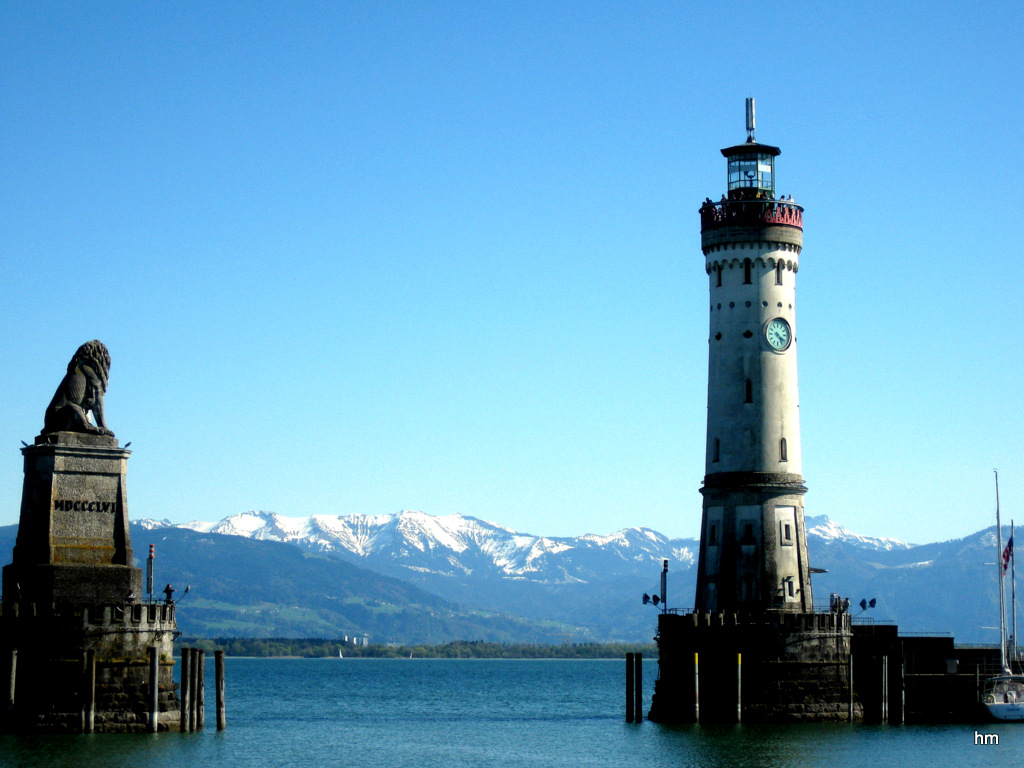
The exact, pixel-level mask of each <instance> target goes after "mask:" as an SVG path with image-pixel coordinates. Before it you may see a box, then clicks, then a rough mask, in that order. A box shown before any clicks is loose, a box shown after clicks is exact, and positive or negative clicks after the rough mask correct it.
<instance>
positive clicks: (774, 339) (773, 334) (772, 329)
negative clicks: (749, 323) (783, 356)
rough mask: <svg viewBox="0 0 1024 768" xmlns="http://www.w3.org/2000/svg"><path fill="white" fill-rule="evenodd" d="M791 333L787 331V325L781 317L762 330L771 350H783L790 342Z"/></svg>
mask: <svg viewBox="0 0 1024 768" xmlns="http://www.w3.org/2000/svg"><path fill="white" fill-rule="evenodd" d="M792 335H793V334H792V332H791V331H790V330H789V323H787V322H786V321H785V320H783V319H782V318H781V317H776V318H775V319H774V320H772V321H771V322H769V323H768V325H767V326H766V327H765V329H764V336H765V338H766V339H767V340H768V344H769V345H770V346H771V348H772V349H778V350H783V349H785V348H786V347H788V346H789V342H790V341H791V340H792Z"/></svg>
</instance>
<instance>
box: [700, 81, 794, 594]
mask: <svg viewBox="0 0 1024 768" xmlns="http://www.w3.org/2000/svg"><path fill="white" fill-rule="evenodd" d="M722 154H723V155H724V156H725V158H726V164H727V172H728V173H727V182H728V188H727V191H726V194H724V195H722V198H721V200H720V201H718V202H713V201H712V200H711V199H710V198H708V199H707V200H706V201H705V203H704V205H703V206H702V207H701V209H700V219H701V247H702V250H703V252H704V257H705V269H706V270H707V274H708V277H709V285H710V335H709V338H708V345H709V351H708V423H707V456H706V463H705V475H704V484H703V487H702V488H701V494H702V495H703V497H704V503H703V520H702V523H701V542H700V562H699V570H698V576H697V594H696V599H695V608H696V610H697V611H706V612H721V611H740V612H745V613H746V612H757V611H761V610H782V611H795V612H809V611H812V610H813V607H812V599H811V584H810V579H809V578H808V565H807V543H806V538H805V531H804V503H803V497H804V493H806V491H807V488H806V487H805V486H804V482H803V474H802V468H801V462H800V401H799V396H798V388H797V322H796V275H797V271H798V269H799V266H800V251H801V248H802V246H803V209H802V208H801V207H800V206H798V205H796V204H794V203H793V202H792V196H790V197H788V198H785V199H784V198H782V197H780V196H779V195H778V194H777V192H776V187H775V159H776V158H777V157H778V156H779V154H780V150H779V148H778V147H772V146H769V145H767V144H759V143H757V141H756V140H755V138H754V100H753V99H747V140H746V142H744V143H743V144H738V145H736V146H732V147H728V148H726V149H723V150H722Z"/></svg>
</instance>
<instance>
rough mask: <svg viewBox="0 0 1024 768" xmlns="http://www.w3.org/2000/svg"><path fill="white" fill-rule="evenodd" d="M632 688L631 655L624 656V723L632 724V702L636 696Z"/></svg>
mask: <svg viewBox="0 0 1024 768" xmlns="http://www.w3.org/2000/svg"><path fill="white" fill-rule="evenodd" d="M634 691H635V688H634V686H633V654H632V653H627V654H626V722H627V723H632V722H633V719H634V717H635V715H634V700H635V696H636V694H635V693H634Z"/></svg>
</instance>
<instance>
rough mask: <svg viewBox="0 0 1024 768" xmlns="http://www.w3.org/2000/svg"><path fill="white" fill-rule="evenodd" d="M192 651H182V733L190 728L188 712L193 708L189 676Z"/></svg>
mask: <svg viewBox="0 0 1024 768" xmlns="http://www.w3.org/2000/svg"><path fill="white" fill-rule="evenodd" d="M191 656H192V649H191V648H182V649H181V686H180V688H181V702H180V703H181V725H180V730H181V732H182V733H187V732H188V730H189V728H188V712H189V710H190V709H191V708H192V691H191V689H190V688H189V676H190V674H191V671H190V669H189V667H190V666H191V665H190V664H189V662H190V661H191Z"/></svg>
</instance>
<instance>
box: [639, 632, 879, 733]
mask: <svg viewBox="0 0 1024 768" xmlns="http://www.w3.org/2000/svg"><path fill="white" fill-rule="evenodd" d="M657 639H658V648H659V659H658V680H657V682H656V683H655V689H654V699H653V701H652V703H651V711H650V714H649V718H650V719H651V720H654V721H656V722H663V723H686V722H691V723H692V722H741V721H742V722H761V723H777V722H848V721H850V720H859V719H861V717H862V711H861V707H860V705H859V703H857V702H855V701H854V699H853V697H852V694H851V686H850V679H851V678H850V642H851V630H850V616H849V614H845V613H784V612H765V613H761V614H757V615H750V616H741V615H738V614H723V613H690V614H683V615H678V614H671V613H664V614H661V615H660V616H659V617H658V638H657Z"/></svg>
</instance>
